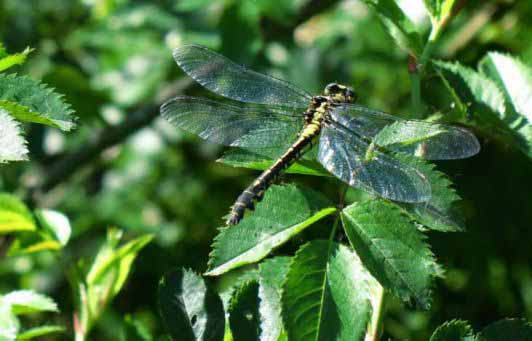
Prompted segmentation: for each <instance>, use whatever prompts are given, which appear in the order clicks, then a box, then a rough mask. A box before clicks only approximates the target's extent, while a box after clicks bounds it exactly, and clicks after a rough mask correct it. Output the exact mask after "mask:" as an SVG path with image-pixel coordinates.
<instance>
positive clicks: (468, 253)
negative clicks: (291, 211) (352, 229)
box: [0, 0, 532, 340]
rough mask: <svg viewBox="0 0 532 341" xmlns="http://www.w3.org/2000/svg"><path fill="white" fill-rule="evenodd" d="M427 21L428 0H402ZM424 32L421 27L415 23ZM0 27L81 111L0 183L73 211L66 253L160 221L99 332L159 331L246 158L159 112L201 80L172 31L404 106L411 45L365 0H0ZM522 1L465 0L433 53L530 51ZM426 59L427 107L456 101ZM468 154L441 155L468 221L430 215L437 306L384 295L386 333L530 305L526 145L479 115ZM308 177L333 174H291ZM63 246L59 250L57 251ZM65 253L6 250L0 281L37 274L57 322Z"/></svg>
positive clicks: (248, 175) (16, 281) (31, 283)
mask: <svg viewBox="0 0 532 341" xmlns="http://www.w3.org/2000/svg"><path fill="white" fill-rule="evenodd" d="M404 3H405V4H409V6H410V8H409V9H410V10H411V12H412V15H413V17H414V18H418V19H419V23H420V25H421V27H425V28H426V29H428V28H429V27H428V21H427V18H426V17H424V16H423V13H424V12H423V7H422V6H421V2H419V3H415V2H413V1H412V2H411V1H405V2H404ZM425 33H427V32H425ZM0 36H1V40H2V41H3V42H4V44H5V45H6V47H7V49H8V51H9V52H17V51H21V50H23V49H24V48H25V47H27V46H30V47H32V48H35V51H34V52H33V53H32V54H31V55H30V59H29V61H28V62H27V63H26V64H25V65H24V67H23V68H22V69H19V70H17V71H18V72H20V73H27V74H29V75H31V76H32V77H34V78H36V79H42V80H43V81H44V82H46V83H48V84H50V85H51V86H53V87H55V88H56V90H57V92H59V93H63V94H65V95H66V100H67V101H68V102H69V103H71V104H72V106H73V108H74V109H75V111H76V114H77V116H78V117H79V120H78V127H77V129H76V130H75V131H73V132H71V133H67V134H63V133H61V132H59V131H58V130H56V129H52V128H46V127H44V126H38V125H32V126H28V127H26V132H27V135H26V137H27V139H28V140H29V141H30V146H29V149H30V158H31V161H30V162H26V163H11V164H9V165H7V166H5V165H3V166H2V171H1V177H0V189H1V190H3V191H7V192H10V193H15V194H17V195H19V196H20V197H21V198H25V200H26V201H27V202H28V203H30V204H31V205H33V206H34V207H50V208H54V209H57V210H60V211H62V212H64V213H66V214H67V215H68V217H69V218H70V219H71V222H72V225H73V227H74V231H73V233H74V235H73V239H72V241H71V243H70V244H69V246H68V247H67V249H66V250H65V251H64V258H65V259H66V261H65V262H66V263H68V261H69V260H70V261H72V260H74V259H77V258H79V257H80V256H83V255H87V254H90V253H91V252H93V251H94V250H95V249H96V247H97V245H98V243H99V242H101V241H102V239H103V238H104V237H105V231H106V228H107V227H108V226H118V227H120V228H121V229H124V230H125V231H127V235H128V236H135V235H138V234H140V233H146V232H149V233H155V234H156V239H155V241H154V242H152V243H151V244H150V245H149V246H148V247H146V248H145V249H144V250H143V251H142V252H141V254H140V255H139V258H138V259H137V261H136V263H135V265H134V269H133V272H132V274H131V276H130V278H129V280H128V283H127V284H126V286H125V287H124V289H123V291H122V292H121V293H120V294H119V295H118V297H117V298H116V300H115V301H114V303H113V305H112V306H111V307H110V308H109V309H108V310H107V312H106V313H105V314H104V316H103V317H102V319H101V320H100V323H99V324H98V325H97V326H96V329H95V331H94V332H93V337H94V339H99V340H101V339H113V335H116V334H114V330H116V328H120V326H121V323H122V321H121V320H122V317H123V316H124V315H125V314H130V315H132V316H133V317H135V318H136V319H139V320H141V321H143V322H144V323H145V325H146V326H147V327H148V329H149V330H150V331H151V332H152V333H153V334H154V335H161V334H162V333H163V330H162V325H161V320H160V318H159V316H158V313H157V307H156V304H155V301H156V288H157V283H158V281H159V279H160V278H161V277H162V275H163V274H164V273H165V272H167V271H169V270H171V269H173V268H175V267H178V266H185V267H189V268H192V269H195V270H197V271H204V270H205V268H206V264H207V257H208V253H209V251H210V246H209V245H210V243H211V241H212V238H213V237H214V235H215V234H216V227H217V226H220V225H221V223H222V220H221V217H222V216H223V215H225V214H226V213H227V211H228V208H229V206H230V205H231V204H232V202H233V200H234V199H235V198H236V197H237V196H238V194H239V191H241V190H242V189H243V188H244V187H245V186H246V185H247V183H248V182H250V181H251V180H252V178H253V176H254V175H256V172H253V171H249V170H243V169H235V168H230V167H228V166H223V165H221V164H218V163H215V160H216V158H217V157H219V156H220V155H221V152H222V148H220V147H219V146H214V145H210V144H206V143H202V142H200V141H199V140H198V139H197V138H195V137H192V136H188V135H184V134H183V133H181V132H179V131H177V130H176V129H175V128H173V127H171V126H170V125H168V124H167V123H166V122H164V121H162V120H161V119H160V118H159V117H157V114H158V106H159V105H160V104H161V103H162V101H163V99H164V98H168V96H170V95H171V94H176V93H186V94H192V95H201V96H205V95H207V94H206V92H205V91H204V90H202V89H200V88H199V87H198V86H197V85H195V84H192V83H191V82H190V81H189V80H188V79H187V78H186V77H185V75H184V74H183V73H182V72H181V71H180V70H179V69H178V67H177V66H176V65H175V63H174V62H173V60H172V56H171V48H173V47H176V46H178V45H179V44H182V43H190V42H193V43H198V44H203V45H206V46H208V47H210V48H213V49H216V50H218V51H220V52H221V53H223V54H224V55H226V56H228V57H229V58H231V59H233V60H235V61H237V62H239V63H242V64H246V65H249V66H250V67H252V68H254V69H256V70H259V71H262V72H266V73H269V74H273V75H276V76H278V77H281V78H284V79H287V80H290V81H292V82H294V83H295V84H297V85H299V86H301V87H303V88H305V89H307V90H308V91H311V92H319V91H321V89H322V88H323V87H324V85H325V84H327V83H329V82H332V81H338V82H342V83H346V84H350V85H352V86H354V87H355V88H356V89H357V91H358V93H359V97H360V102H361V103H363V104H366V105H368V106H371V107H374V108H378V109H382V110H386V111H391V112H394V113H398V114H400V115H403V116H408V114H409V109H410V107H411V104H410V82H409V76H408V70H407V54H406V53H405V52H404V51H402V50H401V49H399V48H398V47H397V46H396V45H394V43H393V41H392V40H391V39H390V38H389V37H388V36H387V34H386V33H385V31H384V30H383V28H382V26H381V25H380V23H379V21H378V20H377V17H376V15H375V14H374V13H373V11H372V10H370V9H368V8H367V7H366V6H365V5H363V4H362V3H361V2H359V1H330V0H326V1H312V0H310V1H304V0H301V1H281V0H275V1H274V0H257V1H206V0H185V1H128V0H115V1H66V0H63V1H60V0H47V1H37V0H35V1H30V0H27V1H20V0H4V1H0ZM530 37H532V2H530V1H510V0H507V1H502V0H501V1H481V2H478V3H477V2H475V1H472V2H469V4H467V5H465V6H464V8H463V9H462V10H461V12H460V13H459V14H458V16H457V17H456V18H454V19H453V20H452V22H451V23H450V24H449V26H448V28H447V30H446V32H445V33H444V34H443V37H442V40H441V42H440V43H439V44H438V46H437V48H436V51H435V56H436V57H437V58H441V59H447V60H457V61H460V62H461V63H463V64H465V65H468V66H470V67H473V68H475V67H476V64H477V62H478V61H479V60H480V59H481V58H482V57H483V56H484V55H485V53H486V52H488V51H502V52H508V53H511V54H512V55H514V56H518V57H520V58H521V60H522V61H523V62H524V63H527V64H528V65H529V66H532V40H531V38H530ZM436 78H437V77H436V76H435V75H434V74H433V73H431V72H430V71H429V73H428V75H427V76H426V77H425V79H424V80H423V83H422V97H423V99H424V101H425V104H426V105H427V107H428V108H430V109H433V110H434V111H436V110H439V111H442V112H443V113H445V111H446V110H447V109H448V107H449V105H450V103H449V101H448V97H447V96H446V95H444V94H443V93H444V91H443V88H442V86H441V84H440V83H439V81H438V80H437V79H436ZM475 133H476V134H477V136H478V137H479V139H480V141H481V144H482V151H481V153H480V154H479V155H477V156H475V157H473V158H471V159H467V160H462V161H451V162H445V163H438V165H437V166H438V168H439V169H440V170H442V171H444V172H445V173H446V174H447V175H448V176H449V177H450V178H451V179H452V180H453V182H454V184H455V187H456V189H457V191H458V193H459V194H460V195H461V196H462V197H463V199H464V200H463V202H462V203H461V205H462V209H463V214H464V216H465V218H466V221H467V224H466V225H467V232H465V233H453V234H443V233H437V232H431V233H429V242H430V244H431V246H432V249H433V252H434V253H435V255H436V257H437V258H438V260H439V263H440V264H441V265H442V266H443V268H444V269H445V271H446V276H445V278H442V279H438V280H437V281H436V283H435V285H434V302H433V307H432V309H431V310H430V311H417V310H415V309H410V308H405V307H403V306H401V305H400V304H399V302H396V301H391V302H390V303H389V304H388V311H387V313H386V315H385V319H384V328H385V336H388V337H392V338H395V339H419V340H422V339H427V338H428V335H430V333H431V332H432V330H434V328H435V327H436V326H438V325H440V324H441V323H443V322H444V321H446V320H450V319H456V318H459V319H466V320H469V321H470V322H471V324H472V325H473V327H474V328H475V329H476V330H479V329H480V328H481V327H483V326H485V325H487V324H489V323H490V322H494V321H496V320H498V319H501V318H503V317H525V318H528V319H531V318H532V268H531V264H532V224H531V222H532V177H531V175H532V162H531V160H529V159H528V158H527V157H526V156H525V155H523V154H522V153H521V152H520V151H518V150H517V149H516V148H515V147H514V146H510V145H503V144H501V143H500V142H497V141H496V140H495V139H493V138H492V137H491V136H490V134H489V132H486V131H483V132H480V131H475ZM292 180H295V181H305V182H306V183H307V184H309V185H310V186H312V187H313V188H314V189H316V190H323V191H325V192H327V191H329V192H330V191H331V190H330V187H331V186H334V183H333V182H331V181H325V182H324V181H323V180H322V179H318V178H312V179H309V177H301V176H300V177H290V176H286V177H285V178H284V181H292ZM63 264H64V263H63ZM63 264H61V263H58V262H57V261H56V258H54V256H53V255H51V254H48V253H40V254H37V255H32V256H24V257H17V258H9V259H3V260H2V262H1V263H0V292H6V291H10V290H14V289H16V288H33V289H35V290H38V291H41V292H44V293H48V294H49V295H51V296H52V297H53V298H54V299H55V300H56V301H57V302H58V304H59V307H60V309H61V314H60V316H59V317H56V319H57V320H58V321H57V322H59V323H61V324H65V325H70V324H71V314H72V298H71V294H70V289H69V287H68V284H67V283H66V281H65V275H64V273H63Z"/></svg>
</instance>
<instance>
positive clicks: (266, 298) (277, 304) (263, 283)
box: [259, 257, 290, 341]
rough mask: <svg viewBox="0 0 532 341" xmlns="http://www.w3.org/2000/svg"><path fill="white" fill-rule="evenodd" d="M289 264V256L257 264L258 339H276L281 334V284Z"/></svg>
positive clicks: (263, 340) (265, 340)
mask: <svg viewBox="0 0 532 341" xmlns="http://www.w3.org/2000/svg"><path fill="white" fill-rule="evenodd" d="M289 264H290V258H289V257H274V258H270V259H266V260H265V261H264V262H262V263H261V264H260V265H259V276H260V277H259V298H260V306H259V312H260V341H277V340H278V339H279V337H280V336H281V333H282V330H283V322H282V318H281V286H282V284H283V282H284V279H285V277H286V273H287V272H288V265H289Z"/></svg>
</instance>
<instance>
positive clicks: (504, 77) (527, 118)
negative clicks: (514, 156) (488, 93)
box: [479, 52, 532, 157]
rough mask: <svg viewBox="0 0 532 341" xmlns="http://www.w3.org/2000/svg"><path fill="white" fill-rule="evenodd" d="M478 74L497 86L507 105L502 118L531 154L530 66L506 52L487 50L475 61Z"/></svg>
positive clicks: (531, 100) (531, 102) (530, 154)
mask: <svg viewBox="0 0 532 341" xmlns="http://www.w3.org/2000/svg"><path fill="white" fill-rule="evenodd" d="M479 68H480V71H481V72H482V74H484V75H485V76H486V77H489V78H490V79H491V80H493V81H494V82H495V83H496V84H497V86H498V87H499V89H501V91H502V93H503V94H504V98H505V100H506V104H507V108H508V110H507V111H506V116H505V117H504V122H505V123H506V125H507V126H508V128H509V129H511V130H512V131H514V132H515V133H516V135H517V136H518V137H520V138H521V139H522V140H524V141H523V142H522V144H521V145H522V149H523V150H524V151H525V152H527V153H528V155H529V156H530V157H532V70H531V69H530V67H528V66H527V65H525V64H523V63H522V62H521V61H520V60H518V59H516V58H513V57H511V56H509V55H505V54H501V53H496V52H491V53H488V54H487V55H486V56H485V57H484V58H483V59H482V60H481V61H480V63H479Z"/></svg>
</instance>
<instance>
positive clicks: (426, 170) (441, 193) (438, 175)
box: [395, 154, 464, 232]
mask: <svg viewBox="0 0 532 341" xmlns="http://www.w3.org/2000/svg"><path fill="white" fill-rule="evenodd" d="M395 157H396V158H397V159H399V160H401V162H402V163H407V164H409V165H410V166H412V167H413V168H415V169H417V170H418V171H420V172H421V173H422V174H423V175H425V176H426V178H427V180H428V181H429V183H430V189H431V197H430V200H429V201H428V202H424V203H416V204H409V203H396V204H397V205H399V206H401V207H402V208H403V209H405V210H406V211H407V212H408V213H409V214H410V215H411V218H412V219H414V220H416V221H417V222H418V223H420V224H422V225H424V226H425V227H427V228H429V229H432V230H437V231H442V232H451V231H462V230H464V227H463V225H464V222H463V219H462V217H461V216H460V214H459V213H460V212H458V210H457V206H456V203H457V201H458V200H460V196H459V195H458V194H456V191H455V190H454V189H453V188H452V187H451V186H452V183H451V181H450V180H449V179H448V178H447V176H446V175H445V174H443V173H442V172H439V171H438V170H436V168H435V166H434V164H432V163H429V162H426V161H424V160H421V159H419V158H416V157H414V156H411V155H405V154H396V155H395Z"/></svg>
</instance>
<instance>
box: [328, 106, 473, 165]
mask: <svg viewBox="0 0 532 341" xmlns="http://www.w3.org/2000/svg"><path fill="white" fill-rule="evenodd" d="M331 117H332V119H333V121H335V122H338V123H339V124H341V125H342V126H344V127H346V128H348V129H349V130H351V131H354V132H356V133H358V134H360V136H362V137H364V138H365V139H367V140H373V139H375V144H377V145H379V146H381V147H385V148H386V149H389V150H392V151H396V152H404V153H409V154H413V155H415V156H418V157H422V158H424V159H427V160H449V159H462V158H466V157H470V156H473V155H475V154H477V153H478V152H479V150H480V144H479V143H478V140H477V138H476V137H475V135H473V134H472V133H471V132H469V131H468V130H466V129H464V128H460V127H455V126H450V125H446V124H440V123H431V122H425V121H417V120H402V119H400V118H398V117H395V116H392V115H389V114H386V113H384V112H382V111H377V110H372V109H369V108H366V107H364V106H361V105H356V104H347V105H341V106H338V107H335V108H334V109H333V110H332V111H331Z"/></svg>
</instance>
